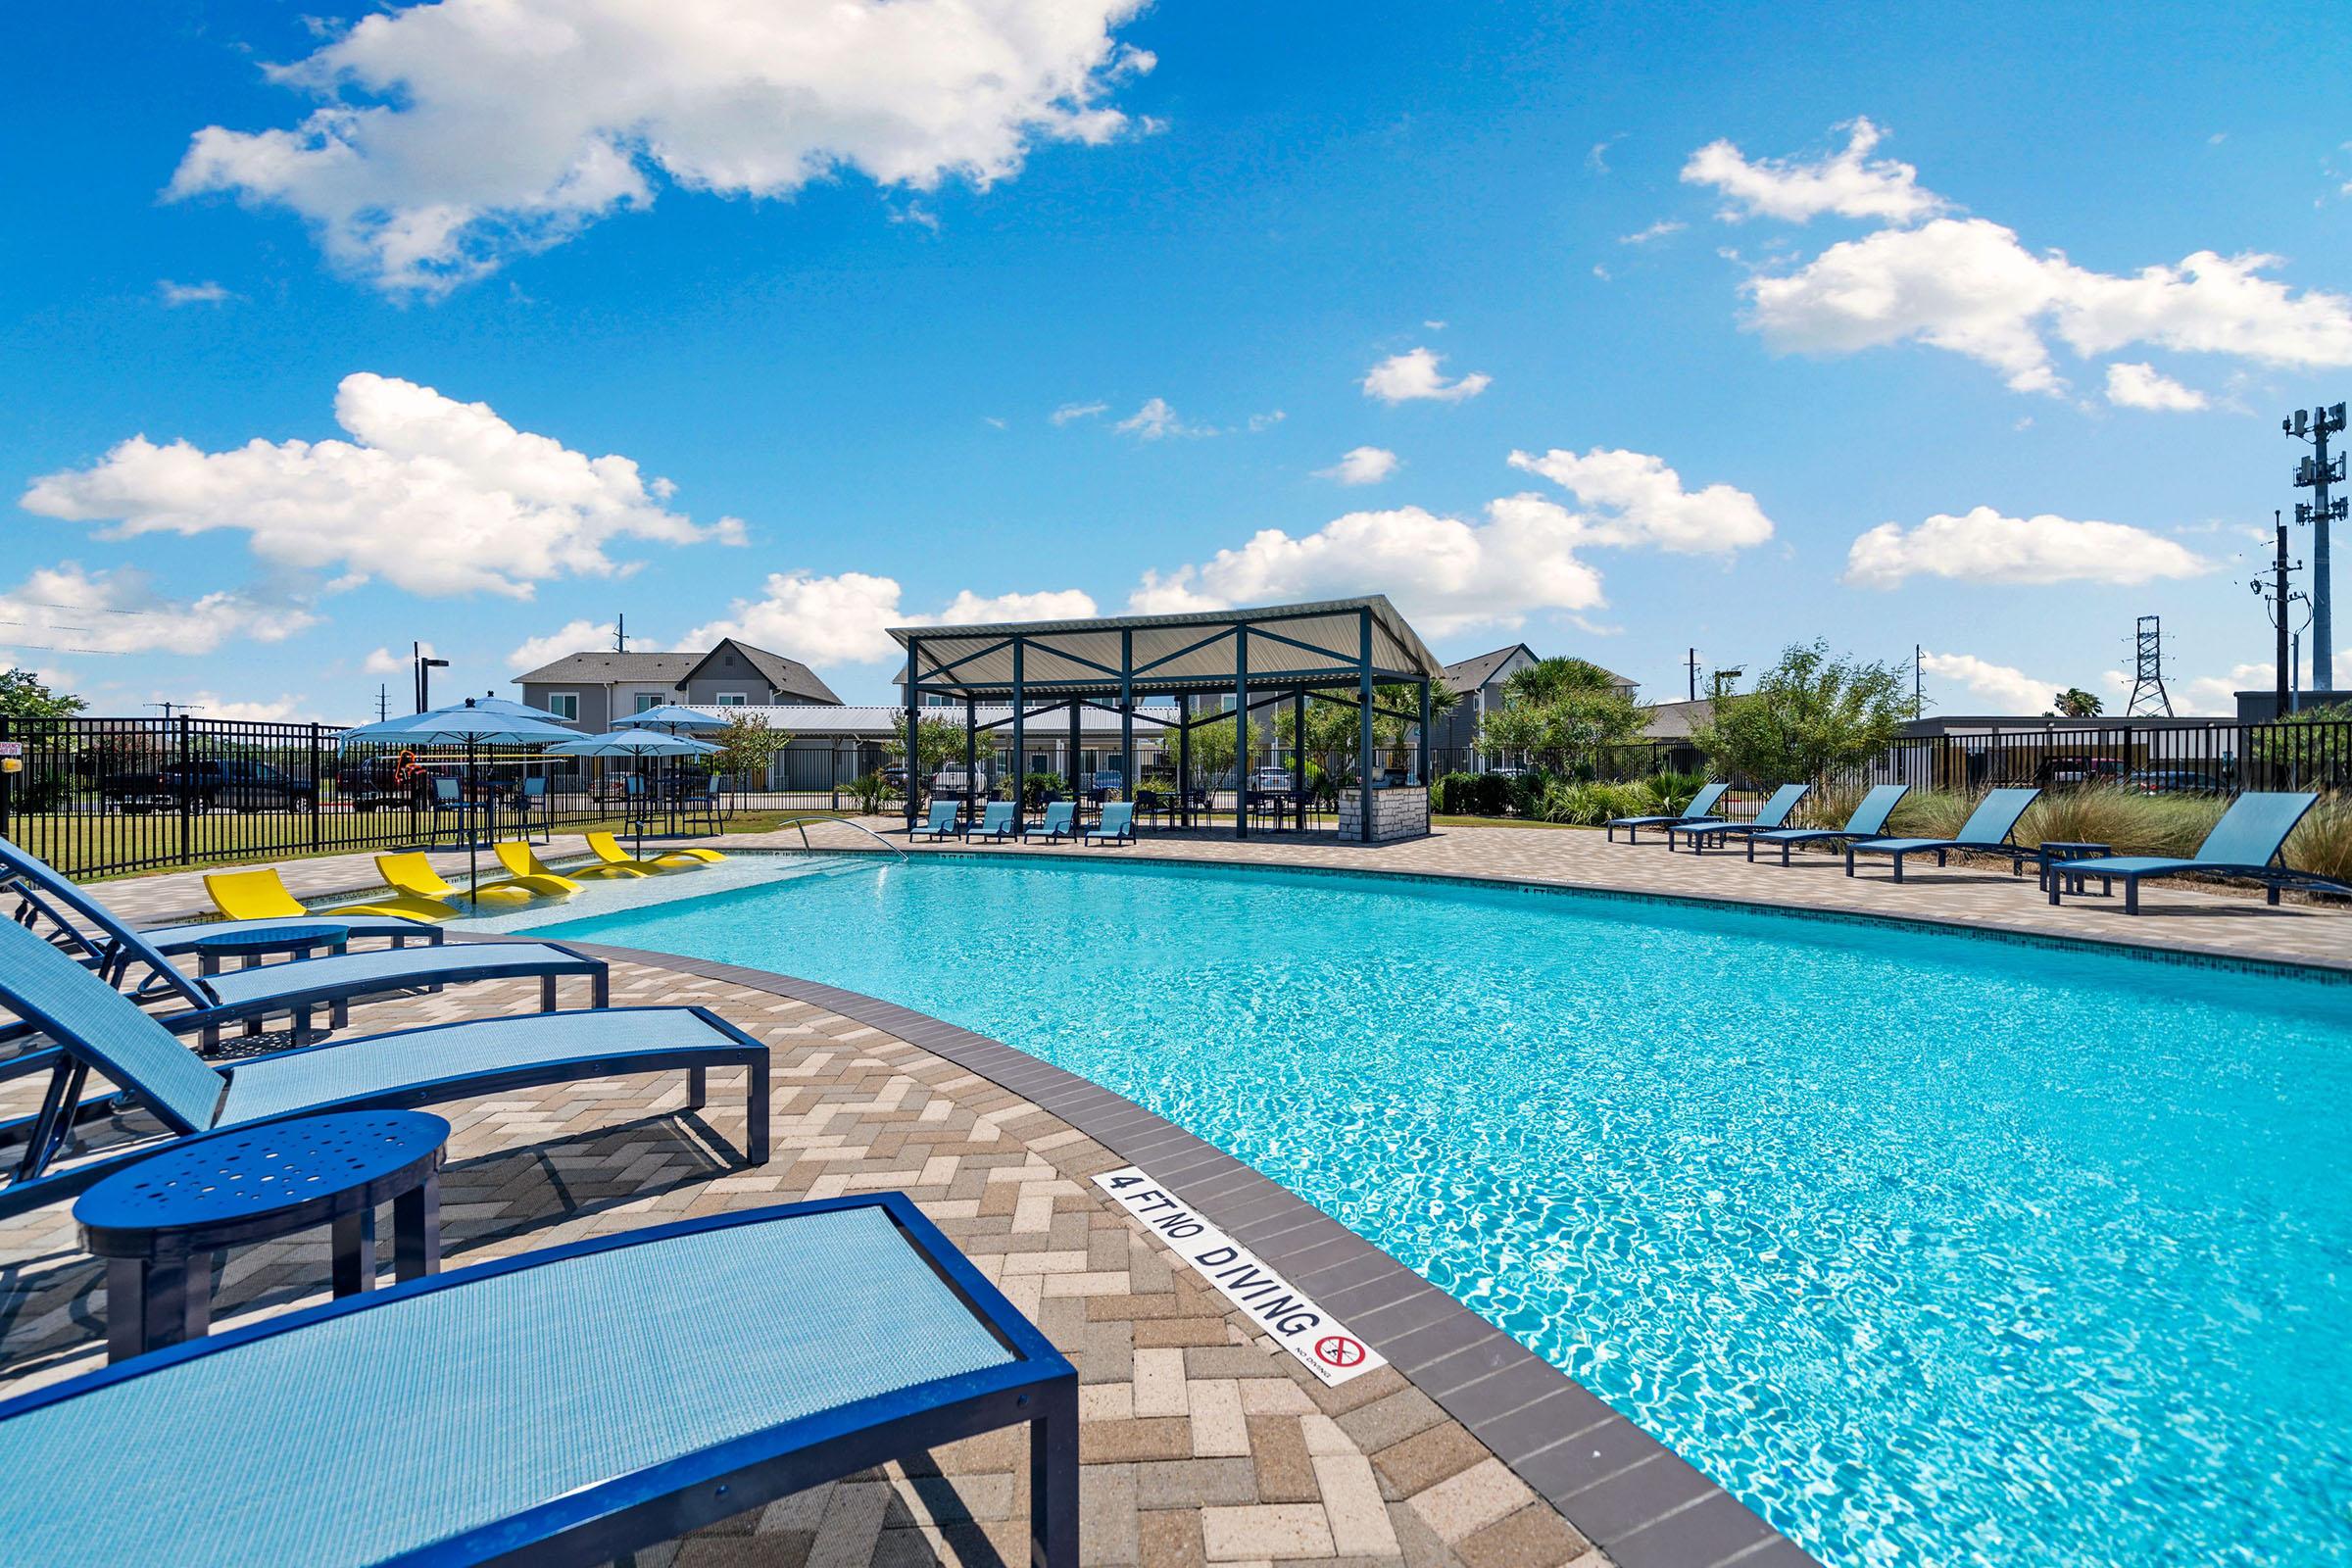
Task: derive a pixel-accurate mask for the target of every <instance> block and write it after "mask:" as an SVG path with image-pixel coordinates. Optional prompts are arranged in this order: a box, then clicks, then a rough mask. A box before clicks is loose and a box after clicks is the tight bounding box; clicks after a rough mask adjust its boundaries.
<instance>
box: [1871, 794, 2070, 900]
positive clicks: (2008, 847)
mask: <svg viewBox="0 0 2352 1568" xmlns="http://www.w3.org/2000/svg"><path fill="white" fill-rule="evenodd" d="M2040 793H2041V791H2039V790H2037V789H2008V790H1991V791H1988V792H1987V793H1986V794H1985V799H1983V800H1982V801H1979V802H1978V803H1977V809H1975V810H1973V811H1971V812H1969V813H1968V820H1967V821H1965V822H1963V823H1961V824H1960V831H1959V832H1957V833H1955V834H1953V835H1952V836H1951V837H1950V838H1948V839H1864V840H1862V841H1860V842H1859V843H1854V844H1848V845H1847V846H1846V847H1845V874H1846V875H1847V876H1852V875H1853V874H1854V857H1855V856H1857V855H1884V856H1887V857H1888V858H1891V859H1892V860H1893V862H1894V879H1895V880H1896V881H1897V882H1900V881H1901V880H1902V879H1903V857H1905V856H1907V855H1929V854H1933V855H1934V856H1935V857H1936V864H1937V865H1941V864H1943V863H1944V861H1945V860H1946V858H1948V857H1949V856H1950V855H1951V853H1952V852H1953V851H1954V850H1968V851H1970V852H1972V853H1974V854H1977V855H2005V856H2007V857H2008V858H2009V871H2010V874H2011V875H2013V876H2014V875H2015V874H2016V873H2017V869H2018V866H2019V865H2020V864H2022V863H2023V862H2025V861H2027V860H2035V861H2038V860H2039V859H2040V858H2041V851H2040V850H2038V849H2034V848H2030V847H2028V846H2024V845H2018V844H2012V843H2010V842H2009V835H2010V834H2012V833H2014V832H2016V831H2017V819H2018V818H2019V817H2021V816H2023V815H2025V814H2026V808H2027V807H2029V806H2032V805H2033V804H2034V797H2035V796H2037V795H2039V794H2040Z"/></svg>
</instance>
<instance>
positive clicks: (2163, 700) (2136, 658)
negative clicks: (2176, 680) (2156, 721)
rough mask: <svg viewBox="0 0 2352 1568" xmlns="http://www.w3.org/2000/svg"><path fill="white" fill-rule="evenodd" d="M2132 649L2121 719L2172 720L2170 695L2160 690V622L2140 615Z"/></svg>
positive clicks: (2162, 629) (2161, 629)
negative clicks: (2145, 715) (2128, 693)
mask: <svg viewBox="0 0 2352 1568" xmlns="http://www.w3.org/2000/svg"><path fill="white" fill-rule="evenodd" d="M2131 646H2132V655H2133V663H2132V666H2131V701H2129V702H2127V703H2125V704H2124V716H2125V717H2126V718H2131V717H2133V716H2135V715H2137V714H2140V713H2149V714H2158V715H2161V716H2163V717H2165V718H2170V717H2172V716H2173V698H2172V694H2171V693H2170V692H2167V691H2166V690H2165V689H2164V621H2163V619H2162V618H2161V617H2160V616H2156V615H2142V616H2140V617H2139V625H2138V627H2137V628H2136V629H2135V630H2134V631H2133V633H2132V637H2131Z"/></svg>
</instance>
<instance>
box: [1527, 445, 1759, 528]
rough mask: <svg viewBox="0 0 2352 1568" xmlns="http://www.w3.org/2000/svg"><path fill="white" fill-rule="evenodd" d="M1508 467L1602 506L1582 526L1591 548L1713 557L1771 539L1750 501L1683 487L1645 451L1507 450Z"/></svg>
mask: <svg viewBox="0 0 2352 1568" xmlns="http://www.w3.org/2000/svg"><path fill="white" fill-rule="evenodd" d="M1511 466H1512V467H1514V468H1519V469H1523V470H1525V471H1526V472H1529V473H1537V474H1542V475H1543V476H1544V478H1546V479H1549V480H1550V481H1551V482H1552V483H1554V484H1556V485H1558V486H1559V487H1560V488H1561V489H1563V490H1567V491H1570V492H1572V493H1573V494H1574V495H1575V496H1576V498H1577V499H1578V500H1579V501H1582V502H1584V503H1585V504H1586V505H1587V506H1590V507H1598V508H1601V509H1603V510H1602V513H1601V515H1598V516H1596V517H1594V518H1593V519H1591V520H1590V522H1589V523H1588V526H1587V532H1586V537H1587V538H1588V539H1589V540H1590V541H1591V542H1592V543H1593V544H1600V545H1614V546H1618V547H1620V548H1632V547H1636V546H1642V545H1649V546H1653V547H1655V548H1657V549H1659V550H1666V551H1671V552H1673V553H1674V554H1677V555H1713V554H1722V553H1727V552H1730V551H1734V550H1745V549H1747V548H1748V547H1749V546H1751V545H1760V544H1762V543H1763V542H1764V541H1765V540H1767V539H1769V538H1771V537H1772V519H1771V518H1770V517H1767V516H1766V515H1764V509H1763V508H1762V507H1760V506H1758V505H1757V504H1756V498H1755V497H1754V496H1751V495H1749V494H1748V493H1747V492H1746V491H1744V490H1735V489H1734V488H1732V487H1731V486H1730V485H1728V484H1711V485H1708V486H1707V487H1706V488H1705V489H1703V490H1685V489H1684V488H1683V477H1682V475H1681V474H1679V473H1677V472H1675V471H1674V470H1673V469H1672V468H1669V467H1668V466H1666V463H1665V460H1664V459H1662V458H1654V457H1651V456H1649V455H1648V454H1647V453H1643V452H1626V451H1622V450H1612V449H1609V448H1605V447H1594V448H1593V450H1592V451H1590V452H1588V453H1585V454H1584V455H1583V456H1581V457H1580V456H1578V455H1577V454H1576V453H1573V452H1568V451H1564V450H1562V449H1561V448H1558V447H1554V448H1552V449H1551V450H1550V451H1549V452H1546V453H1544V455H1543V456H1541V457H1538V456H1536V455H1535V454H1533V453H1528V452H1514V453H1512V454H1511Z"/></svg>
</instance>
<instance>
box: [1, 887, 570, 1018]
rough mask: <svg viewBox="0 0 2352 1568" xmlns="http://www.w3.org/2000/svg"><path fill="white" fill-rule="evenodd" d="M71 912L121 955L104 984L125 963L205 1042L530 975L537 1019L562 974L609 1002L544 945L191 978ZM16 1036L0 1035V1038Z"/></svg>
mask: <svg viewBox="0 0 2352 1568" xmlns="http://www.w3.org/2000/svg"><path fill="white" fill-rule="evenodd" d="M79 912H81V913H83V914H85V915H87V916H88V917H89V918H90V919H91V920H92V921H93V923H95V924H96V925H97V926H98V928H99V929H100V930H101V931H102V932H104V933H105V935H106V937H107V938H108V940H109V941H110V942H111V943H112V944H113V946H114V948H115V949H116V950H117V951H119V952H120V954H121V955H122V956H121V958H120V959H119V960H117V963H116V967H115V970H114V972H113V974H111V975H110V976H109V978H110V979H113V980H115V981H116V982H117V983H120V981H121V980H122V978H123V973H124V971H125V970H127V968H128V966H129V965H130V964H132V963H137V964H140V965H142V966H144V967H145V969H146V970H147V974H146V975H145V977H144V978H143V979H142V981H141V983H140V986H139V988H138V989H139V995H140V998H141V1000H143V1001H144V1000H153V1001H164V1000H177V1001H178V1002H180V1003H182V1004H183V1005H184V1007H183V1010H181V1011H179V1012H172V1013H165V1014H163V1015H161V1017H160V1018H159V1021H160V1022H161V1023H163V1025H164V1026H165V1027H166V1028H169V1029H172V1030H173V1031H175V1032H178V1033H182V1034H184V1033H187V1032H188V1031H190V1030H201V1031H203V1033H204V1037H205V1040H206V1042H207V1044H210V1043H211V1042H212V1041H214V1040H215V1039H217V1038H218V1036H219V1033H220V1029H221V1025H222V1024H225V1023H237V1022H243V1021H245V1020H248V1019H261V1018H267V1017H269V1016H270V1015H271V1014H274V1013H292V1014H293V1015H294V1018H295V1026H296V1028H298V1029H299V1028H301V1027H302V1026H303V1024H304V1023H306V1022H307V1021H308V1014H309V1012H310V1010H311V1009H312V1008H313V1007H315V1006H317V1005H319V1004H321V1003H323V1004H325V1005H327V1006H328V1007H329V1008H330V1009H331V1012H332V1016H333V1019H334V1022H335V1024H336V1025H337V1026H338V1027H339V1026H341V1025H342V1024H343V1023H344V1022H346V1021H347V1017H348V1012H349V1007H350V1004H351V1003H353V1002H355V1001H359V1000H363V999H365V998H368V997H371V996H381V995H383V994H385V993H387V992H393V991H408V990H413V989H415V988H417V987H420V986H444V985H452V984H457V983H461V982H465V981H469V980H512V979H516V978H521V977H527V976H536V977H537V978H538V980H539V1005H540V1009H541V1010H542V1011H545V1012H553V1011H555V1010H556V981H557V980H558V979H560V978H562V977H563V976H565V975H586V976H588V978H589V981H590V983H591V985H592V986H593V987H594V992H595V1005H597V1006H599V1007H601V1006H603V1005H605V1004H606V1003H607V1002H608V1001H610V1000H611V980H610V977H609V974H608V972H607V969H606V965H605V961H604V960H603V959H602V958H591V957H588V956H585V955H583V954H578V953H574V952H572V951H571V950H570V949H569V948H560V947H557V946H556V945H555V944H553V943H549V942H467V943H463V944H458V945H454V946H445V947H436V948H415V949H409V950H406V951H401V950H394V949H380V950H377V951H375V952H371V953H343V954H337V955H334V956H328V957H322V958H303V959H300V960H298V961H296V962H292V963H271V964H265V965H263V966H262V967H261V968H258V969H235V970H230V971H228V972H227V973H224V974H217V975H210V976H207V977H206V978H204V979H201V980H200V979H197V978H195V977H193V976H191V975H188V974H185V973H183V972H182V971H181V970H180V969H178V968H177V967H176V966H174V965H173V964H172V960H171V959H169V958H167V957H165V956H164V955H163V953H162V952H161V950H159V949H158V948H157V947H156V946H155V945H154V944H153V943H152V942H150V941H148V939H147V937H146V934H145V933H144V932H140V931H134V930H132V929H131V928H130V927H129V926H127V925H124V924H123V922H122V920H121V919H119V918H118V917H117V916H116V915H115V914H114V913H113V912H112V911H111V910H108V909H106V908H105V907H103V906H100V905H98V904H96V903H95V902H92V903H90V904H88V906H87V907H85V908H84V909H83V910H81V911H79ZM36 940H38V939H37V938H36ZM20 1033H22V1031H21V1030H12V1029H9V1028H6V1027H0V1040H5V1039H11V1038H15V1037H16V1035H18V1034H20Z"/></svg>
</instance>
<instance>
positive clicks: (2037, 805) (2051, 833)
mask: <svg viewBox="0 0 2352 1568" xmlns="http://www.w3.org/2000/svg"><path fill="white" fill-rule="evenodd" d="M2221 814H2222V803H2221V802H2219V801H2215V800H2208V799H2205V798H2203V797H2200V796H2194V795H2142V794H2140V793H2139V792H2138V791H2136V790H2127V789H2123V788H2121V787H2119V786H2117V785H2113V784H2085V785H2082V787H2080V788H2077V789H2069V790H2052V791H2050V792H2048V793H2047V794H2045V795H2043V796H2042V797H2041V798H2040V799H2039V800H2037V801H2035V802H2034V805H2033V807H2032V808H2031V809H2029V810H2028V811H2027V812H2026V814H2025V818H2024V820H2022V821H2020V822H2019V823H2018V830H2017V837H2018V841H2019V842H2020V843H2023V844H2041V843H2049V842H2053V841H2066V842H2071V843H2077V844H2082V843H2090V844H2110V845H2113V846H2114V847H2115V853H2116V854H2118V855H2166V856H2189V855H2194V854H2196V853H2197V846H2198V845H2199V844H2202V843H2203V842H2204V841H2205V835H2206V833H2208V832H2209V831H2211V829H2212V827H2213V824H2214V823H2215V822H2217V821H2219V820H2220V819H2221Z"/></svg>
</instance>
